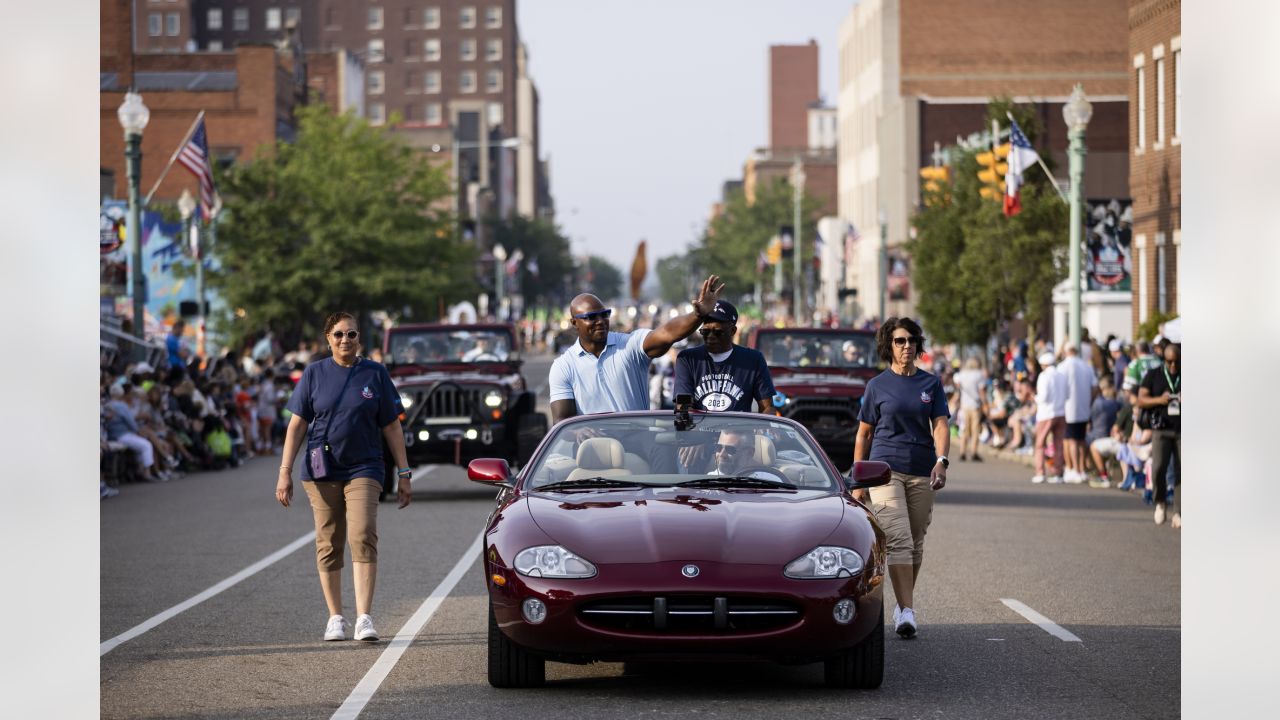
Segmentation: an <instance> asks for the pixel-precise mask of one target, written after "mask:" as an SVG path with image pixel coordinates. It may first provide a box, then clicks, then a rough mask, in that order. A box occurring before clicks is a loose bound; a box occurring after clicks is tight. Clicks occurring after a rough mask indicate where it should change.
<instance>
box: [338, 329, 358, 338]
mask: <svg viewBox="0 0 1280 720" xmlns="http://www.w3.org/2000/svg"><path fill="white" fill-rule="evenodd" d="M343 335H344V333H343V332H342V331H341V330H339V331H337V332H335V333H334V334H333V339H334V340H341V339H342V336H343ZM345 335H346V336H347V339H348V340H355V339H356V338H358V337H360V331H359V330H348V331H347V332H346V333H345Z"/></svg>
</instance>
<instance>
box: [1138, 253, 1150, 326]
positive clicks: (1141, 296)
mask: <svg viewBox="0 0 1280 720" xmlns="http://www.w3.org/2000/svg"><path fill="white" fill-rule="evenodd" d="M1135 239H1136V240H1137V245H1138V323H1139V324H1141V323H1144V322H1146V321H1147V310H1148V307H1147V306H1148V303H1147V236H1146V235H1139V236H1137V237H1136V238H1135Z"/></svg>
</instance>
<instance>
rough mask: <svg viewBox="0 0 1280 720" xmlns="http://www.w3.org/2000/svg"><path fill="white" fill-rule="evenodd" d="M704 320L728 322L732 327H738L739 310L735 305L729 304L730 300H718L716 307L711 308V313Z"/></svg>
mask: <svg viewBox="0 0 1280 720" xmlns="http://www.w3.org/2000/svg"><path fill="white" fill-rule="evenodd" d="M702 319H703V320H718V321H720V322H727V323H730V324H732V325H737V324H738V308H736V307H734V306H733V303H731V302H729V301H728V300H717V301H716V306H715V307H713V308H711V312H709V313H707V314H706V315H705V316H703V318H702Z"/></svg>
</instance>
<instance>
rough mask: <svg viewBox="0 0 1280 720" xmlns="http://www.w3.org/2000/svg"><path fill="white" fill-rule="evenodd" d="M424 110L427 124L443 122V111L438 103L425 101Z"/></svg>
mask: <svg viewBox="0 0 1280 720" xmlns="http://www.w3.org/2000/svg"><path fill="white" fill-rule="evenodd" d="M425 110H426V121H427V124H428V125H440V124H441V123H443V122H444V111H443V109H442V108H441V107H440V103H427V105H426V108H425Z"/></svg>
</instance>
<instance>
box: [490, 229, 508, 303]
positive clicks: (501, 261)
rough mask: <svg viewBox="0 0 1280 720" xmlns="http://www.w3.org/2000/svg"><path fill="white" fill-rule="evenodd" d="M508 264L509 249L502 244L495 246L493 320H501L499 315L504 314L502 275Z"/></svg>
mask: <svg viewBox="0 0 1280 720" xmlns="http://www.w3.org/2000/svg"><path fill="white" fill-rule="evenodd" d="M506 262H507V249H506V248H504V247H503V246H502V243H497V244H496V245H494V246H493V298H494V301H493V318H494V319H495V320H498V319H501V318H500V316H499V315H498V313H500V312H502V273H503V271H504V270H505V269H506V268H505V267H503V266H504V265H505V264H506Z"/></svg>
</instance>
